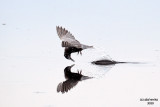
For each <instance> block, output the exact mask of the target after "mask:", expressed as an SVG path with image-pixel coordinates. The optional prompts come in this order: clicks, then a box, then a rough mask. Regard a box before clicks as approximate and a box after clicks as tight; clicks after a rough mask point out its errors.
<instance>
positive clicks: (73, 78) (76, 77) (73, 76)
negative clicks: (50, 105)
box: [57, 65, 92, 93]
mask: <svg viewBox="0 0 160 107" xmlns="http://www.w3.org/2000/svg"><path fill="white" fill-rule="evenodd" d="M73 66H74V65H71V66H67V67H66V68H65V69H64V74H65V78H66V81H64V82H61V83H59V84H58V86H57V92H62V93H65V92H68V91H69V90H70V89H71V88H73V87H74V86H76V85H77V83H78V82H79V81H82V80H86V79H91V78H92V77H88V76H84V75H82V74H81V73H82V71H78V73H73V72H71V68H72V67H73Z"/></svg>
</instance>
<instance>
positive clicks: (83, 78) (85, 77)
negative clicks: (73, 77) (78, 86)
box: [81, 76, 93, 81]
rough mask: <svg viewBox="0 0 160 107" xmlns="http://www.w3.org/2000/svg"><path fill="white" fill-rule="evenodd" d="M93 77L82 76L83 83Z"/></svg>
mask: <svg viewBox="0 0 160 107" xmlns="http://www.w3.org/2000/svg"><path fill="white" fill-rule="evenodd" d="M92 78H93V77H88V76H82V78H81V81H82V80H87V79H92Z"/></svg>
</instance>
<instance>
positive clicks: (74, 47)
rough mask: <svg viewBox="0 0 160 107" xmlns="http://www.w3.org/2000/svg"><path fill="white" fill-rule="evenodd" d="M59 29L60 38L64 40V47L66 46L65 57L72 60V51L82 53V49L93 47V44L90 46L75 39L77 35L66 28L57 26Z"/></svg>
mask: <svg viewBox="0 0 160 107" xmlns="http://www.w3.org/2000/svg"><path fill="white" fill-rule="evenodd" d="M56 29H57V34H58V36H59V38H60V39H61V40H62V47H64V48H65V51H64V57H65V58H66V59H69V60H72V61H74V60H73V59H72V58H71V53H75V52H78V53H80V54H82V53H81V51H82V50H84V49H87V48H93V46H88V45H84V44H81V43H80V42H79V41H78V40H76V39H75V37H74V36H73V35H72V34H71V33H70V32H69V31H68V30H66V29H65V28H62V27H59V26H58V27H56Z"/></svg>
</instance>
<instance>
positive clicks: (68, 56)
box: [64, 53, 74, 62]
mask: <svg viewBox="0 0 160 107" xmlns="http://www.w3.org/2000/svg"><path fill="white" fill-rule="evenodd" d="M64 57H65V58H66V59H69V60H71V61H73V62H74V60H73V59H72V58H71V54H67V53H65V54H64Z"/></svg>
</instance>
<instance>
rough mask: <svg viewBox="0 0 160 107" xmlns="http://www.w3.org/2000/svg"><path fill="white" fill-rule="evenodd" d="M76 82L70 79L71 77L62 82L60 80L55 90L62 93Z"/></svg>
mask: <svg viewBox="0 0 160 107" xmlns="http://www.w3.org/2000/svg"><path fill="white" fill-rule="evenodd" d="M77 83H78V81H77V80H72V79H68V80H66V81H64V82H61V83H59V84H58V86H57V92H62V93H65V92H68V91H69V90H70V89H71V88H73V87H74V86H76V85H77Z"/></svg>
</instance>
